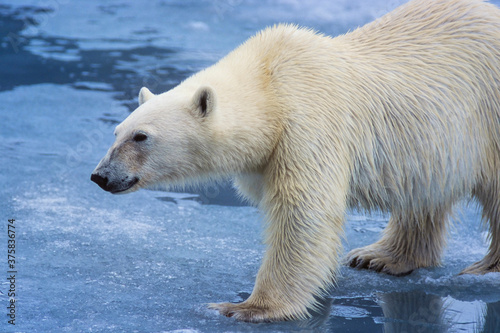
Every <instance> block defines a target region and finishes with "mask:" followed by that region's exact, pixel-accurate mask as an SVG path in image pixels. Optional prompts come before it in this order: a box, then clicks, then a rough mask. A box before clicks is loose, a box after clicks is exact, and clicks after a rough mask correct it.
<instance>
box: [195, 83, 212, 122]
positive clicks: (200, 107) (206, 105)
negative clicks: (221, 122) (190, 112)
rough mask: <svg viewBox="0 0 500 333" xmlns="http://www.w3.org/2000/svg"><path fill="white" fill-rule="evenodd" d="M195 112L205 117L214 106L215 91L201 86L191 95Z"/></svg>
mask: <svg viewBox="0 0 500 333" xmlns="http://www.w3.org/2000/svg"><path fill="white" fill-rule="evenodd" d="M193 105H194V106H195V112H196V114H197V115H198V116H200V117H206V116H208V115H209V114H210V112H212V110H213V109H214V107H215V92H214V91H213V90H212V88H209V87H201V88H200V89H198V91H197V92H196V94H194V97H193Z"/></svg>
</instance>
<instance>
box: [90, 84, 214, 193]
mask: <svg viewBox="0 0 500 333" xmlns="http://www.w3.org/2000/svg"><path fill="white" fill-rule="evenodd" d="M193 91H194V93H193ZM215 107H216V103H215V94H214V91H213V90H212V89H211V88H209V87H198V88H197V89H185V88H183V87H177V88H174V89H172V90H170V91H168V92H166V93H163V94H160V95H154V94H153V93H151V92H150V91H149V90H148V89H147V88H142V89H141V91H140V93H139V107H138V108H137V109H136V110H135V111H134V112H132V113H131V114H130V115H129V116H128V117H127V118H126V119H125V120H124V121H123V122H122V123H121V124H119V125H118V126H117V127H116V129H115V136H116V140H115V142H114V144H113V145H112V146H111V148H110V149H109V150H108V153H107V154H106V156H104V158H103V159H102V160H101V161H100V163H99V165H98V166H97V167H96V169H95V170H94V172H93V173H92V175H91V180H92V181H94V182H95V183H97V184H98V185H99V186H100V187H101V188H102V189H104V190H106V191H109V192H111V193H128V192H133V191H135V190H138V189H140V188H151V187H154V186H156V185H158V184H181V183H185V182H186V180H188V181H192V180H193V178H195V177H196V176H201V175H203V174H204V173H206V172H207V170H210V169H211V166H210V164H211V162H210V161H211V160H212V159H211V158H210V155H211V154H212V152H211V149H210V144H209V143H210V141H211V140H212V139H211V138H213V136H214V133H213V129H214V126H213V124H211V123H212V122H213V119H211V118H214V117H212V113H213V112H214V109H215Z"/></svg>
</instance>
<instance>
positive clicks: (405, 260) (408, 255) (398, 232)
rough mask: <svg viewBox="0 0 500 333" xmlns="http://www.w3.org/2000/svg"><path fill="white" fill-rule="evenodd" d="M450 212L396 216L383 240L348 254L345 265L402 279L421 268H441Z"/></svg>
mask: <svg viewBox="0 0 500 333" xmlns="http://www.w3.org/2000/svg"><path fill="white" fill-rule="evenodd" d="M448 212H449V210H440V211H439V212H436V213H435V214H426V215H425V217H421V218H416V217H414V216H411V215H410V216H404V215H403V216H401V215H399V214H393V215H392V216H391V218H390V220H389V224H388V225H387V227H386V228H385V230H384V231H383V236H382V238H381V239H380V240H379V241H378V242H376V243H374V244H371V245H369V246H365V247H362V248H359V249H354V250H352V251H351V252H349V253H348V254H347V257H346V264H347V265H349V266H351V267H354V268H366V269H371V270H374V271H377V272H383V273H387V274H390V275H396V276H403V275H407V274H410V273H411V272H412V271H413V270H414V269H416V268H420V267H430V266H438V265H439V264H440V257H441V253H442V251H443V248H444V245H445V239H444V236H445V234H446V225H447V216H448Z"/></svg>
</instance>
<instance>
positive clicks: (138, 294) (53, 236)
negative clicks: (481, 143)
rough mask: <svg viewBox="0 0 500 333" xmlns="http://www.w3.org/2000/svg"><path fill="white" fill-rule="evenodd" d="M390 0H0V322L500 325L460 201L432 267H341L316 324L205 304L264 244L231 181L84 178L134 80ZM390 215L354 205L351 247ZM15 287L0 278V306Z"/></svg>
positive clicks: (492, 286) (248, 282)
mask: <svg viewBox="0 0 500 333" xmlns="http://www.w3.org/2000/svg"><path fill="white" fill-rule="evenodd" d="M495 3H497V4H498V1H495ZM398 4H399V2H398V1H372V2H365V1H361V0H354V1H352V0H351V1H344V0H339V1H326V0H316V1H311V2H303V1H295V0H267V1H257V0H251V1H238V0H236V1H215V2H212V1H202V2H195V1H157V2H150V3H148V6H145V5H144V2H139V1H123V0H121V1H106V2H105V4H103V2H101V1H97V0H89V1H85V2H76V1H61V0H58V1H37V0H16V1H15V2H14V1H12V2H10V4H9V5H6V4H5V2H4V3H2V5H0V23H2V24H0V32H2V35H1V36H0V37H2V38H3V39H2V40H1V45H0V46H1V47H0V61H2V64H4V66H3V68H2V75H1V76H0V101H1V103H0V142H1V143H0V156H2V157H1V162H2V163H0V184H1V185H2V186H1V187H0V219H1V221H0V222H1V223H0V251H2V249H6V247H7V237H6V235H7V230H6V229H7V227H6V224H7V219H9V218H15V219H16V232H17V233H16V239H17V253H16V255H17V260H18V267H17V269H18V276H17V288H18V291H19V293H18V297H17V300H18V302H17V303H16V304H17V318H16V327H11V326H10V325H8V324H7V321H6V316H5V314H1V315H0V331H2V332H3V331H7V332H14V331H15V332H178V333H181V332H183V333H184V332H253V331H258V332H261V331H262V332H290V331H293V332H310V331H320V332H323V331H338V332H361V331H366V332H381V331H386V332H404V331H406V332H459V331H464V332H469V331H478V332H481V331H484V332H496V331H499V330H500V289H499V287H500V274H497V273H495V274H487V275H485V276H478V277H477V276H458V275H457V274H458V273H459V272H460V271H461V270H462V269H463V268H465V267H467V266H468V265H470V264H472V263H473V262H475V261H477V260H480V259H481V258H482V257H483V256H484V254H485V252H486V249H487V244H488V243H487V240H486V239H485V237H484V235H485V233H484V230H483V229H482V228H481V224H480V216H479V214H478V212H477V210H476V208H475V207H474V206H466V205H465V204H462V205H460V206H461V207H462V209H461V213H458V214H457V219H456V221H455V223H454V224H453V228H451V230H450V235H449V238H448V247H447V249H446V252H445V254H444V258H443V266H442V267H438V268H432V269H421V270H418V271H416V272H414V273H412V274H411V275H409V276H406V277H402V278H396V277H390V276H387V275H383V274H376V273H372V272H366V271H358V270H353V269H350V268H347V267H343V268H342V270H341V273H342V274H341V276H340V277H339V279H338V286H337V288H335V289H334V290H332V292H331V297H330V298H329V299H327V300H325V310H324V311H323V312H322V313H317V314H315V316H314V318H313V319H311V320H310V321H306V322H288V323H276V324H258V325H254V324H246V323H237V322H235V321H234V320H233V319H231V318H225V317H221V316H219V315H218V314H217V313H215V312H214V311H211V310H208V309H207V308H206V306H205V304H206V303H208V302H219V301H233V302H237V301H241V300H243V299H245V298H246V297H248V295H249V294H250V293H251V291H252V288H253V283H254V279H255V275H256V273H257V270H258V268H259V265H260V262H261V258H262V255H263V253H264V250H265V249H264V246H263V244H262V237H261V233H262V230H263V226H262V217H261V216H260V214H259V212H258V211H257V210H256V209H255V208H252V207H245V206H233V207H229V206H227V205H228V204H230V203H233V204H234V203H236V201H235V199H234V198H232V199H231V197H230V195H228V194H227V191H226V190H227V186H226V185H225V184H223V185H217V184H211V185H205V186H204V187H202V190H201V191H198V192H195V191H194V189H193V192H192V193H175V192H163V191H139V192H137V193H133V194H129V195H123V196H112V195H110V194H108V193H106V192H104V191H102V190H100V189H99V188H98V187H97V186H96V185H95V184H93V183H91V182H90V180H89V176H90V173H91V171H92V170H93V168H94V167H95V165H96V164H97V162H98V161H99V159H100V158H101V157H102V156H103V155H104V154H105V152H106V150H107V148H108V147H109V145H110V144H111V143H112V141H113V135H112V133H113V128H114V126H115V125H116V124H117V123H119V122H120V121H121V120H123V119H124V118H125V117H126V116H127V115H128V114H129V111H130V109H131V108H134V107H135V105H136V101H135V99H136V93H137V91H138V88H139V87H140V86H141V85H148V86H150V87H151V86H153V88H152V89H153V91H155V92H160V91H161V90H162V89H167V88H169V87H171V86H172V85H175V84H177V83H178V82H179V81H180V80H182V79H183V78H185V77H186V76H187V75H189V74H191V73H192V72H193V71H195V70H197V69H199V68H201V67H203V66H206V65H207V64H210V63H213V62H214V61H215V60H216V59H217V58H218V57H220V56H221V55H223V54H224V53H225V52H227V51H229V50H230V49H232V48H233V47H235V46H236V45H237V44H239V43H240V42H242V41H244V40H245V39H246V38H247V37H248V36H250V35H251V34H253V33H254V32H255V31H257V30H258V29H260V28H262V27H264V26H266V25H269V24H272V23H275V22H279V21H282V22H295V23H299V24H303V25H308V26H311V27H313V28H316V29H318V30H321V31H323V32H325V33H328V34H337V33H339V32H345V31H347V30H349V29H353V28H355V27H356V26H358V25H361V24H363V23H364V22H366V21H369V20H371V19H372V18H373V17H376V16H379V15H381V14H383V13H385V12H387V11H389V10H390V9H392V8H393V7H395V6H396V5H398ZM44 8H45V9H44ZM46 8H50V10H46ZM42 9H44V10H42ZM34 21H37V22H38V25H33V24H32V23H30V22H34ZM224 195H226V196H227V197H226V198H225V199H223V200H222V199H221V200H219V199H218V198H220V197H221V196H224ZM218 200H219V201H218ZM205 203H211V204H213V203H224V204H225V206H220V205H206V204H205ZM387 221H388V216H386V215H384V214H376V213H375V214H372V215H370V216H367V215H364V214H362V213H359V212H350V213H349V215H348V222H347V224H346V240H345V251H348V250H350V249H353V248H356V247H360V246H364V245H368V244H370V243H372V242H374V241H375V240H377V238H378V237H379V236H380V232H381V230H383V228H384V227H385V226H386V224H387ZM3 251H6V250H3ZM5 256H6V252H4V255H0V258H2V257H3V258H5ZM0 270H1V271H3V272H5V273H6V271H7V268H6V261H5V259H2V260H1V261H0ZM8 286H9V284H8V281H6V280H5V279H3V280H2V282H0V313H6V304H7V300H8V298H7V295H6V294H7V292H6V291H7V289H8ZM2 309H3V310H2ZM2 311H4V312H2Z"/></svg>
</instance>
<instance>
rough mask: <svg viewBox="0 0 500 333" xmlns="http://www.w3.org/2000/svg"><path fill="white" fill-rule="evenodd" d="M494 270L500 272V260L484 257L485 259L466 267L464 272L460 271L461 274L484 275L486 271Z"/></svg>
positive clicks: (491, 271)
mask: <svg viewBox="0 0 500 333" xmlns="http://www.w3.org/2000/svg"><path fill="white" fill-rule="evenodd" d="M493 272H500V260H499V259H497V260H491V259H490V258H484V259H483V260H480V261H478V262H476V263H474V264H472V265H470V266H469V267H467V268H466V269H464V270H463V271H462V272H460V275H462V274H475V275H482V274H486V273H493Z"/></svg>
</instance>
